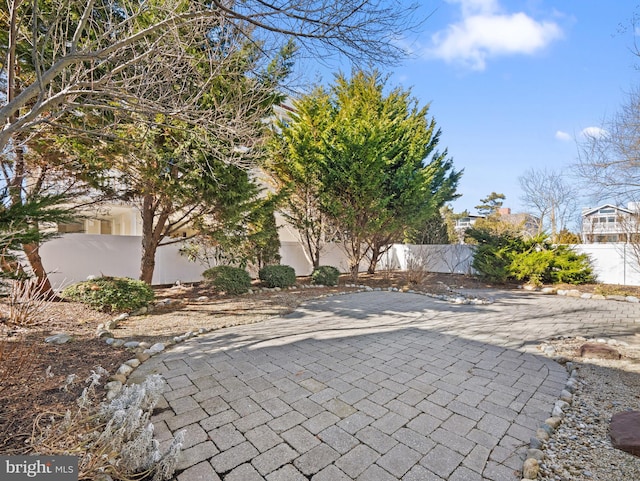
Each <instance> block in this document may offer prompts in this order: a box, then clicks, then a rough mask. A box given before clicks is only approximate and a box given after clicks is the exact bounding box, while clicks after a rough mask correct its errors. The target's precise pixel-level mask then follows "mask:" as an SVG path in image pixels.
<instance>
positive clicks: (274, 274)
mask: <svg viewBox="0 0 640 481" xmlns="http://www.w3.org/2000/svg"><path fill="white" fill-rule="evenodd" d="M258 278H259V279H260V280H261V281H262V282H264V283H265V285H266V286H267V287H282V288H284V287H290V286H292V285H294V284H295V283H296V271H295V269H294V268H293V267H291V266H284V265H273V266H264V267H263V268H262V269H260V271H259V272H258Z"/></svg>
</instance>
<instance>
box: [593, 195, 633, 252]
mask: <svg viewBox="0 0 640 481" xmlns="http://www.w3.org/2000/svg"><path fill="white" fill-rule="evenodd" d="M639 207H640V206H639V205H638V204H637V203H636V202H630V203H629V204H628V205H627V207H626V208H625V207H619V206H616V205H613V204H604V205H601V206H599V207H594V208H587V209H583V210H582V242H583V243H585V244H598V243H607V242H633V241H635V240H637V237H638V233H639V230H640V229H639V226H638V215H639V214H640V209H639Z"/></svg>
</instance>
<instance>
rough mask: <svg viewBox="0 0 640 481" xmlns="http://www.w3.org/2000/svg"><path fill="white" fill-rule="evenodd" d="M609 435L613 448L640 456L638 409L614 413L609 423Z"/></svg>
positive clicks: (639, 418)
mask: <svg viewBox="0 0 640 481" xmlns="http://www.w3.org/2000/svg"><path fill="white" fill-rule="evenodd" d="M609 436H610V437H611V444H612V445H613V447H614V448H618V449H620V450H622V451H626V452H627V453H630V454H633V455H634V456H638V457H640V411H625V412H621V413H617V414H614V415H613V416H612V417H611V423H610V424H609Z"/></svg>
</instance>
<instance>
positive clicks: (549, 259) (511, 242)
mask: <svg viewBox="0 0 640 481" xmlns="http://www.w3.org/2000/svg"><path fill="white" fill-rule="evenodd" d="M467 235H468V236H469V237H471V238H472V239H474V240H475V241H476V242H477V243H478V244H477V247H476V251H475V254H474V258H473V264H472V266H473V268H474V269H475V270H476V271H478V272H479V273H480V276H481V277H484V278H485V279H487V280H488V281H490V282H497V283H504V282H507V281H513V280H517V281H523V282H526V283H529V284H533V285H542V284H556V283H567V284H585V283H589V282H594V281H595V276H594V275H593V269H592V267H591V262H590V260H589V256H587V255H586V254H578V253H577V252H575V251H573V250H572V249H571V247H569V246H567V245H562V244H560V245H558V244H556V245H554V244H551V242H549V239H547V237H546V236H544V235H541V236H536V237H534V238H532V239H523V238H521V237H515V236H512V235H510V234H500V235H495V234H491V233H489V232H487V231H486V230H481V229H470V230H468V231H467Z"/></svg>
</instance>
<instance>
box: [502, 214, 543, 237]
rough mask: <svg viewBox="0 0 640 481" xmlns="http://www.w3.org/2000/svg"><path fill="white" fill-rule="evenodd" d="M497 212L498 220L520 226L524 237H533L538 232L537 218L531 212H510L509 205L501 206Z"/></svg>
mask: <svg viewBox="0 0 640 481" xmlns="http://www.w3.org/2000/svg"><path fill="white" fill-rule="evenodd" d="M498 213H499V214H500V220H502V221H504V222H507V223H509V224H511V225H513V226H516V227H519V228H521V229H522V230H521V234H522V235H523V236H524V237H533V236H535V235H536V234H538V224H539V220H538V219H537V218H536V217H534V216H532V215H531V214H525V213H522V212H520V213H517V214H512V213H511V209H510V208H509V207H503V208H501V209H500V210H499V211H498Z"/></svg>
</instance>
